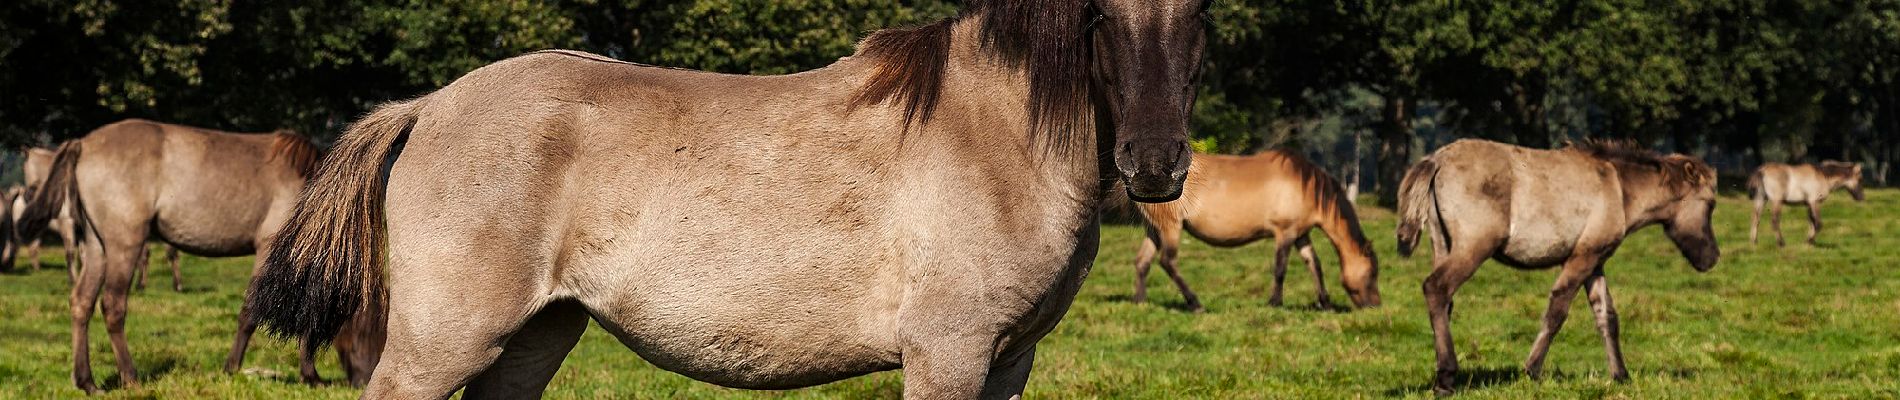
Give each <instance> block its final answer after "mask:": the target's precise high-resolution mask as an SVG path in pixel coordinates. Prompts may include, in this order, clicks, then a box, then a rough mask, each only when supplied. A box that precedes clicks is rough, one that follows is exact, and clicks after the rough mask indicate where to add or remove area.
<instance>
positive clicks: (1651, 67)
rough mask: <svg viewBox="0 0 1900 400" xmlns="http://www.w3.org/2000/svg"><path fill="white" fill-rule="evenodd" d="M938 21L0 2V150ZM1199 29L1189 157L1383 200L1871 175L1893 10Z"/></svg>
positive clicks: (1231, 16)
mask: <svg viewBox="0 0 1900 400" xmlns="http://www.w3.org/2000/svg"><path fill="white" fill-rule="evenodd" d="M955 3H956V2H954V1H948V0H900V1H888V0H665V1H660V0H556V1H528V0H440V1H421V0H309V1H301V2H237V1H229V0H149V1H126V0H16V1H12V2H7V3H5V4H0V24H3V25H0V142H4V143H0V144H6V145H22V144H39V145H46V144H51V143H52V142H53V141H57V140H60V139H64V138H70V137H74V136H77V135H82V134H84V133H85V132H86V131H87V130H89V129H91V128H92V127H95V126H98V125H100V124H103V123H106V122H110V121H113V120H117V119H121V118H128V117H145V118H152V119H159V120H166V121H176V122H181V123H189V124H195V125H202V126H208V127H215V128H222V129H231V130H248V131H259V130H268V129H275V128H279V127H290V128H295V129H298V130H302V131H304V132H306V133H311V134H314V135H316V136H319V137H327V136H332V135H334V134H335V133H337V132H338V131H339V130H340V129H341V128H342V127H343V126H345V125H346V124H347V123H348V121H350V120H351V119H352V118H354V117H355V116H357V115H359V114H361V113H362V112H364V111H365V110H367V109H368V108H369V107H371V106H373V105H374V104H376V103H379V102H382V101H388V100H394V99H402V98H407V97H412V96H417V95H420V94H423V93H426V92H427V91H429V90H433V89H434V88H437V87H440V86H442V85H444V84H447V83H448V82H450V81H452V80H453V79H455V78H456V77H457V76H460V75H461V74H463V73H465V72H467V71H469V70H471V69H474V68H477V67H479V66H481V65H485V64H487V63H490V62H494V61H496V60H500V59H503V58H507V57H510V56H514V55H517V54H521V53H523V52H528V51H533V50H538V49H546V48H578V49H582V50H588V51H593V52H596V53H601V54H605V55H608V56H611V57H615V58H620V59H625V60H629V61H635V62H642V63H648V64H659V65H668V66H678V67H687V68H696V69H705V70H712V71H719V72H728V73H750V74H781V73H790V72H795V71H800V70H805V69H810V68H815V67H819V66H822V65H825V64H828V63H830V62H832V61H833V60H836V59H837V58H838V57H840V56H844V55H847V54H849V53H850V52H851V51H852V47H853V44H854V43H856V41H857V40H858V39H859V38H861V37H862V36H863V35H864V34H865V33H867V32H869V31H871V30H874V29H877V28H882V27H891V26H903V25H912V24H917V23H922V22H926V21H929V20H932V19H936V18H941V17H946V16H949V15H952V14H953V13H954V12H955V10H956V8H957V5H956V4H955ZM1212 14H1213V15H1214V20H1215V22H1214V23H1213V24H1212V25H1211V27H1210V29H1209V32H1208V33H1209V38H1210V41H1209V43H1210V47H1209V49H1208V52H1207V60H1206V61H1207V66H1206V68H1207V71H1208V73H1207V74H1206V75H1205V79H1204V82H1203V86H1202V88H1201V90H1200V93H1201V97H1200V99H1201V101H1200V102H1199V103H1198V104H1197V105H1196V109H1195V111H1196V122H1197V130H1196V135H1197V137H1198V140H1197V142H1196V146H1197V148H1199V149H1202V150H1205V151H1218V152H1241V151H1248V150H1252V149H1257V148H1261V147H1266V146H1287V147H1295V148H1301V149H1305V150H1306V151H1307V152H1308V153H1309V154H1313V155H1315V156H1316V158H1319V159H1322V161H1323V162H1325V163H1328V164H1331V165H1335V166H1339V167H1347V166H1356V165H1358V163H1361V162H1362V160H1361V159H1362V158H1364V157H1370V158H1375V159H1378V164H1379V168H1375V169H1373V170H1374V171H1376V172H1374V173H1373V174H1374V175H1376V177H1377V178H1379V180H1380V181H1382V182H1389V181H1391V180H1394V179H1396V178H1397V177H1396V176H1391V175H1395V174H1396V172H1397V171H1399V170H1400V168H1403V166H1404V165H1405V164H1406V163H1407V162H1409V161H1410V159H1411V158H1413V157H1416V156H1417V154H1418V153H1419V152H1422V151H1423V150H1425V148H1423V147H1422V146H1423V145H1425V144H1435V143H1442V141H1443V140H1442V139H1443V138H1444V137H1454V136H1455V137H1484V138H1490V139H1495V140H1503V141H1510V142H1516V143H1520V144H1525V145H1530V146H1539V147H1548V146H1556V145H1558V144H1560V143H1561V142H1562V141H1564V140H1570V139H1575V138H1579V137H1586V136H1589V137H1600V136H1607V137H1623V138H1633V139H1637V140H1641V141H1644V142H1646V143H1654V144H1657V145H1658V146H1659V147H1662V148H1666V149H1670V150H1677V151H1689V152H1697V153H1699V154H1702V155H1704V156H1706V157H1709V158H1711V159H1712V160H1716V161H1721V162H1718V165H1722V166H1725V167H1727V168H1742V167H1745V166H1748V165H1752V164H1753V163H1758V162H1763V161H1780V160H1800V159H1812V158H1819V157H1826V158H1845V159H1851V160H1857V161H1865V162H1873V163H1875V165H1873V168H1870V170H1873V171H1875V172H1874V174H1875V175H1876V178H1877V179H1878V178H1884V177H1885V176H1886V174H1887V173H1888V172H1887V171H1890V170H1892V167H1891V166H1889V165H1887V164H1885V162H1886V160H1890V159H1893V158H1894V157H1895V156H1900V93H1897V92H1900V72H1896V71H1900V0H1865V1H1821V0H1706V1H1668V0H1663V1H1658V0H1584V1H1567V2H1556V1H1531V2H1473V1H1443V0H1398V1H1384V0H1319V1H1294V0H1220V1H1216V2H1213V10H1212ZM1362 143H1363V145H1362ZM1415 150H1416V151H1415ZM1342 169H1343V168H1342Z"/></svg>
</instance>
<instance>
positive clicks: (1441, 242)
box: [1398, 140, 1720, 393]
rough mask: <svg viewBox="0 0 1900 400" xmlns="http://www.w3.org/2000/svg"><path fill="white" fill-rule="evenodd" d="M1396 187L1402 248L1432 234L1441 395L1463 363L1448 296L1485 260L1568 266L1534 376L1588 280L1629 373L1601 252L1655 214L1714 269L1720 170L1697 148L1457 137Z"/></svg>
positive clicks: (1608, 342) (1601, 321) (1615, 371)
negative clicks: (1540, 145)
mask: <svg viewBox="0 0 1900 400" xmlns="http://www.w3.org/2000/svg"><path fill="white" fill-rule="evenodd" d="M1399 193H1400V196H1401V197H1400V198H1399V216H1400V221H1399V227H1398V242H1399V254H1400V255H1410V254H1411V252H1412V249H1413V247H1414V246H1415V245H1417V243H1418V235H1419V232H1420V231H1421V230H1424V231H1429V232H1431V237H1432V273H1431V275H1429V276H1427V277H1426V278H1425V285H1424V291H1425V304H1426V308H1427V311H1428V312H1429V313H1430V314H1431V323H1432V333H1433V335H1434V336H1435V337H1436V341H1435V344H1436V347H1437V351H1438V368H1437V372H1438V376H1437V379H1436V380H1435V381H1434V382H1433V383H1434V385H1433V388H1434V389H1436V390H1437V391H1439V392H1440V393H1448V392H1450V391H1451V387H1452V384H1453V383H1454V381H1455V379H1456V375H1457V372H1458V358H1457V357H1458V356H1457V353H1456V352H1454V351H1453V348H1452V347H1453V346H1452V343H1453V342H1452V338H1451V310H1452V300H1451V297H1452V294H1453V293H1456V292H1457V291H1458V286H1460V285H1463V284H1464V283H1465V280H1466V279H1469V278H1471V275H1472V273H1473V272H1476V271H1477V270H1478V265H1480V264H1482V263H1484V261H1485V259H1496V260H1498V261H1499V262H1502V263H1504V264H1505V265H1509V266H1512V267H1516V268H1519V269H1542V268H1550V267H1556V266H1561V267H1562V268H1561V269H1560V270H1559V271H1558V273H1557V282H1556V284H1555V285H1553V286H1552V287H1551V289H1550V304H1549V307H1548V308H1546V309H1545V310H1544V319H1543V329H1542V330H1540V331H1538V334H1537V341H1536V343H1535V344H1533V345H1532V346H1531V354H1530V357H1529V358H1528V359H1526V360H1525V361H1524V372H1525V374H1526V375H1529V376H1531V377H1533V378H1535V377H1538V376H1539V375H1540V374H1541V372H1542V368H1543V364H1544V354H1545V351H1547V350H1549V348H1550V342H1551V339H1552V338H1554V337H1556V336H1557V329H1558V328H1560V327H1562V326H1563V324H1564V319H1565V318H1566V317H1567V316H1568V315H1569V311H1570V301H1571V300H1572V299H1574V298H1576V296H1577V291H1578V290H1579V289H1580V288H1587V289H1585V290H1587V291H1586V293H1588V294H1589V299H1590V310H1591V311H1592V312H1593V313H1594V314H1595V316H1596V321H1597V333H1598V334H1599V335H1601V336H1602V337H1603V346H1604V349H1605V352H1606V353H1607V355H1608V357H1609V365H1610V376H1611V377H1613V378H1615V379H1617V380H1624V379H1628V378H1629V372H1628V371H1627V370H1625V369H1624V368H1623V352H1622V349H1621V345H1620V344H1619V343H1618V340H1617V337H1618V326H1617V318H1616V307H1615V306H1614V305H1613V303H1612V302H1611V301H1610V289H1609V281H1607V278H1605V277H1604V271H1603V267H1604V265H1603V261H1604V260H1606V259H1609V258H1610V254H1611V253H1615V252H1616V248H1617V245H1619V244H1621V243H1622V242H1623V238H1624V236H1625V235H1627V234H1629V233H1630V232H1634V231H1636V230H1637V229H1641V228H1643V227H1646V226H1649V225H1656V224H1661V225H1662V226H1663V228H1664V232H1665V233H1666V234H1667V235H1668V237H1669V238H1670V239H1671V240H1672V241H1674V242H1675V244H1676V248H1677V249H1678V250H1681V251H1682V255H1683V256H1684V257H1686V258H1688V259H1689V265H1690V266H1692V267H1694V268H1695V269H1696V271H1708V270H1709V268H1712V267H1714V266H1715V260H1716V258H1717V257H1718V255H1719V254H1720V251H1719V249H1718V248H1717V247H1716V243H1715V234H1714V231H1713V230H1712V229H1711V228H1710V225H1709V215H1710V214H1711V213H1713V212H1714V211H1715V171H1714V170H1713V169H1710V168H1709V166H1708V165H1707V164H1703V163H1702V161H1700V160H1696V159H1695V158H1693V157H1688V156H1683V155H1679V154H1671V155H1666V156H1664V155H1657V154H1655V153H1652V152H1649V151H1647V150H1642V149H1638V148H1635V147H1634V146H1630V145H1627V144H1615V143H1590V144H1584V145H1580V146H1573V147H1571V148H1569V149H1564V150H1534V149H1527V148H1522V147H1517V146H1511V145H1505V144H1499V143H1493V142H1486V141H1479V140H1460V141H1457V142H1454V143H1452V144H1451V145H1448V146H1445V147H1444V148H1443V149H1440V150H1438V152H1436V153H1433V154H1432V155H1431V156H1429V157H1426V158H1425V159H1424V160H1423V161H1420V162H1419V163H1418V165H1415V166H1413V167H1412V168H1411V170H1410V171H1407V172H1406V174H1405V180H1404V181H1403V182H1401V184H1400V186H1399Z"/></svg>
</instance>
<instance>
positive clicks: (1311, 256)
mask: <svg viewBox="0 0 1900 400" xmlns="http://www.w3.org/2000/svg"><path fill="white" fill-rule="evenodd" d="M1310 236H1311V235H1310V234H1301V235H1300V239H1299V240H1298V241H1295V242H1293V246H1295V247H1298V248H1299V249H1300V258H1302V259H1305V260H1306V269H1309V270H1312V271H1313V291H1315V292H1318V293H1319V296H1318V300H1316V301H1317V303H1318V305H1319V308H1322V309H1324V308H1331V307H1332V306H1333V300H1332V298H1331V297H1330V296H1327V295H1326V273H1325V272H1320V271H1321V269H1320V265H1319V254H1318V253H1317V252H1314V251H1313V239H1312V238H1311V237H1310Z"/></svg>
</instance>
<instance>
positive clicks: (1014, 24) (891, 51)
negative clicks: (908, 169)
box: [851, 0, 1092, 147]
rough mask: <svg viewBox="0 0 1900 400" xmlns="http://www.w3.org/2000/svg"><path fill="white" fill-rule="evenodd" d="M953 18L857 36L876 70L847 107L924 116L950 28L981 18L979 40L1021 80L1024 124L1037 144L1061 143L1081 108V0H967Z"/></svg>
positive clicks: (933, 101)
mask: <svg viewBox="0 0 1900 400" xmlns="http://www.w3.org/2000/svg"><path fill="white" fill-rule="evenodd" d="M966 4H968V5H967V6H965V7H964V9H963V11H962V12H961V13H959V14H958V15H957V16H956V17H953V18H949V19H944V20H941V21H937V22H936V23H932V24H929V25H924V26H920V27H915V28H907V29H886V30H882V31H878V32H876V33H873V34H871V36H870V37H867V38H865V39H864V41H863V42H861V43H859V46H858V54H857V55H856V56H857V57H863V58H868V59H873V60H876V61H877V62H878V63H879V67H878V69H877V72H875V73H873V74H872V76H871V78H870V81H869V82H867V83H865V85H864V87H863V88H862V89H860V91H859V92H858V94H857V96H856V97H855V98H854V99H852V102H851V106H852V107H853V108H856V107H862V106H866V105H874V104H881V103H884V102H887V101H896V102H897V104H899V105H900V106H902V107H903V108H904V118H905V121H904V122H905V123H906V126H908V124H911V123H922V122H925V121H928V120H930V117H931V115H932V112H933V111H934V109H935V108H936V106H937V100H938V98H939V97H940V96H941V95H942V92H943V90H942V87H943V71H944V68H945V66H946V65H947V64H948V63H949V53H950V40H951V35H952V32H951V27H953V26H955V25H956V24H957V23H959V22H963V21H974V22H978V23H981V24H982V26H981V28H980V30H981V32H982V33H981V34H980V36H979V38H980V41H981V43H980V46H982V48H983V50H985V52H986V53H988V54H989V55H990V56H992V57H995V59H997V60H999V61H1002V63H1003V64H1005V65H1009V66H1011V67H1014V68H1021V69H1022V70H1023V71H1024V72H1025V73H1026V75H1027V76H1028V79H1029V84H1030V87H1029V101H1028V110H1027V111H1028V113H1029V124H1030V127H1029V131H1030V134H1031V135H1032V136H1036V137H1040V138H1041V139H1042V140H1039V141H1038V142H1039V143H1043V144H1045V145H1051V146H1057V147H1067V146H1069V144H1068V143H1069V142H1071V141H1072V139H1074V138H1075V137H1076V135H1075V132H1074V130H1075V129H1076V127H1077V126H1080V125H1082V122H1085V121H1087V120H1088V119H1089V118H1092V115H1091V114H1090V113H1089V111H1090V110H1091V109H1090V107H1089V99H1088V87H1089V82H1088V77H1089V74H1088V68H1089V65H1088V63H1089V57H1088V56H1089V42H1088V40H1087V37H1086V33H1087V25H1088V23H1089V21H1088V18H1089V17H1090V16H1089V15H1087V14H1086V13H1087V12H1088V9H1087V7H1086V4H1087V3H1086V2H1085V0H970V1H968V2H966Z"/></svg>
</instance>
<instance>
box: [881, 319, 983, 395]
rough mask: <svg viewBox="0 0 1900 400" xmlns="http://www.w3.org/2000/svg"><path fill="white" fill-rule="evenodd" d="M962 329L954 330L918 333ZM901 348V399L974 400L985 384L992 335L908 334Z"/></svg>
mask: <svg viewBox="0 0 1900 400" xmlns="http://www.w3.org/2000/svg"><path fill="white" fill-rule="evenodd" d="M942 330H962V329H957V328H946V329H929V328H921V329H918V331H942ZM909 336H912V337H911V338H910V339H908V340H906V342H908V343H906V344H905V345H904V346H903V347H904V348H903V355H902V356H903V360H904V361H903V363H904V365H903V368H904V372H903V374H904V399H906V400H926V399H928V400H948V399H974V398H978V397H980V396H981V395H982V394H983V392H984V390H983V389H984V387H985V386H986V383H988V382H989V373H990V366H991V365H992V364H994V363H993V362H992V361H993V360H992V357H994V355H995V353H996V338H995V335H994V334H985V333H978V332H970V333H965V334H951V335H942V334H941V333H939V332H932V333H930V334H922V335H920V334H910V335H909Z"/></svg>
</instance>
